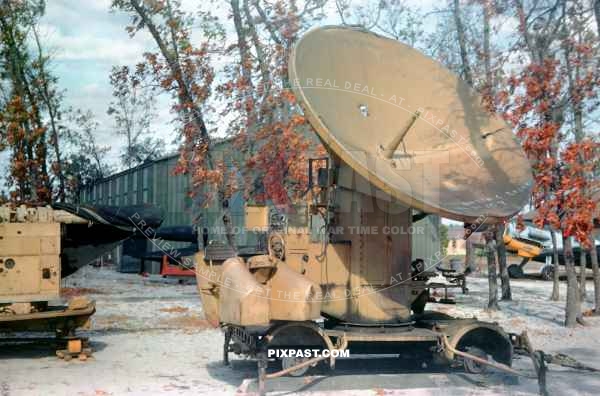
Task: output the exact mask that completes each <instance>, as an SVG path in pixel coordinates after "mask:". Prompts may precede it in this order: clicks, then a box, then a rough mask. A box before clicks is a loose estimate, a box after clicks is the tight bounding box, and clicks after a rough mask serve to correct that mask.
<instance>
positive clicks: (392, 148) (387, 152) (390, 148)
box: [383, 111, 421, 159]
mask: <svg viewBox="0 0 600 396" xmlns="http://www.w3.org/2000/svg"><path fill="white" fill-rule="evenodd" d="M420 115H421V112H419V111H416V112H414V113H413V115H412V117H411V118H410V120H408V122H407V123H406V125H404V128H402V130H400V133H399V134H398V136H396V137H395V138H394V140H392V141H391V142H390V143H389V144H388V145H387V147H386V148H385V149H384V152H383V155H384V156H385V157H386V158H387V159H392V157H393V156H394V153H395V152H396V150H398V146H400V144H401V143H402V141H403V140H404V137H405V136H406V134H407V133H408V131H409V130H410V128H412V126H413V125H414V124H415V122H416V121H417V119H418V118H419V116H420Z"/></svg>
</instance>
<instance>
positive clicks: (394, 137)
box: [289, 26, 533, 222]
mask: <svg viewBox="0 0 600 396" xmlns="http://www.w3.org/2000/svg"><path fill="white" fill-rule="evenodd" d="M289 77H290V83H291V85H292V89H293V91H294V93H295V94H296V97H297V98H298V100H299V102H300V104H301V106H302V108H303V109H304V112H305V115H306V117H307V118H308V120H309V121H310V123H311V124H312V126H313V127H314V128H315V130H316V131H317V133H318V135H319V137H320V138H321V140H322V142H323V144H324V145H325V146H326V147H327V148H328V150H330V151H332V152H333V153H334V154H335V155H336V156H338V157H339V158H340V159H341V160H342V161H343V162H345V163H347V164H348V165H349V166H351V167H352V168H353V169H354V171H356V172H357V173H359V174H360V175H361V176H362V177H364V178H366V179H367V180H369V181H370V182H371V183H372V184H373V185H374V186H375V187H377V188H378V189H380V190H382V191H384V192H385V193H388V194H390V195H391V196H393V197H395V198H396V199H398V200H399V201H401V202H402V203H404V204H406V205H409V206H411V207H414V208H417V209H420V210H423V211H426V212H428V213H437V214H440V215H442V216H444V217H447V218H451V219H455V220H460V221H465V222H476V221H477V219H480V220H481V219H482V216H483V217H484V218H485V219H486V220H485V221H486V222H490V221H500V220H501V219H504V218H507V217H511V216H513V215H514V214H515V213H517V212H518V211H519V210H521V208H522V207H523V206H524V205H525V204H526V203H527V201H528V199H529V196H530V191H531V187H532V185H533V181H532V176H531V168H530V165H529V162H528V160H527V158H526V156H525V154H524V153H523V151H522V150H521V147H520V145H519V143H518V142H517V141H516V139H515V137H514V135H513V133H512V131H511V129H510V127H509V126H508V125H507V124H506V123H505V122H504V121H503V120H502V119H501V118H499V117H498V116H495V115H492V114H490V113H489V112H487V111H486V109H485V108H484V106H483V104H482V99H481V97H480V96H479V95H478V94H476V93H475V92H474V91H473V90H472V89H471V88H470V87H469V86H468V85H467V84H466V83H464V82H463V81H462V80H461V79H460V78H458V77H457V76H456V75H455V74H453V73H452V72H450V71H449V70H447V69H446V68H445V67H444V66H442V65H441V64H440V63H438V62H436V61H434V60H433V59H431V58H429V57H427V56H425V55H423V54H422V53H420V52H419V51H417V50H415V49H413V48H411V47H408V46H406V45H404V44H402V43H400V42H398V41H395V40H391V39H388V38H385V37H382V36H379V35H376V34H374V33H372V32H369V31H365V30H363V29H360V28H354V27H339V26H329V27H322V28H317V29H314V30H311V31H310V32H308V33H306V34H305V35H304V36H303V37H302V38H301V39H300V40H299V41H298V42H297V43H296V45H295V47H294V49H293V51H292V53H291V56H290V64H289Z"/></svg>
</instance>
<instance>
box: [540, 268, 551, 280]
mask: <svg viewBox="0 0 600 396" xmlns="http://www.w3.org/2000/svg"><path fill="white" fill-rule="evenodd" d="M540 276H541V277H542V279H543V280H545V281H551V280H553V279H554V266H552V265H547V266H545V267H544V268H542V270H541V271H540Z"/></svg>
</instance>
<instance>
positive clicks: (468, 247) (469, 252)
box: [465, 235, 475, 272]
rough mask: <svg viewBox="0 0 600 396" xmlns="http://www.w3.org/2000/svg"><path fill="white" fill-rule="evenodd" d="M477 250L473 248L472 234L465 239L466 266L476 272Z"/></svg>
mask: <svg viewBox="0 0 600 396" xmlns="http://www.w3.org/2000/svg"><path fill="white" fill-rule="evenodd" d="M474 253H475V251H474V249H473V241H472V240H471V236H470V235H469V237H468V238H467V239H465V268H469V270H470V271H471V272H475V257H474V256H475V255H474Z"/></svg>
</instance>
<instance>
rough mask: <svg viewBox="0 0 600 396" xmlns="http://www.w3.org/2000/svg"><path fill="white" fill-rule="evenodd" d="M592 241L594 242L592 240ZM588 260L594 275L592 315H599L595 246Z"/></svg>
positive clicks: (599, 275)
mask: <svg viewBox="0 0 600 396" xmlns="http://www.w3.org/2000/svg"><path fill="white" fill-rule="evenodd" d="M592 241H594V240H593V239H592ZM590 260H591V262H592V272H593V274H594V314H595V315H600V269H599V268H598V250H597V249H596V246H592V248H591V249H590Z"/></svg>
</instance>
